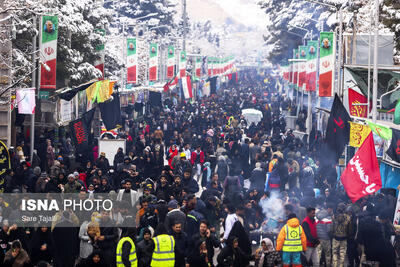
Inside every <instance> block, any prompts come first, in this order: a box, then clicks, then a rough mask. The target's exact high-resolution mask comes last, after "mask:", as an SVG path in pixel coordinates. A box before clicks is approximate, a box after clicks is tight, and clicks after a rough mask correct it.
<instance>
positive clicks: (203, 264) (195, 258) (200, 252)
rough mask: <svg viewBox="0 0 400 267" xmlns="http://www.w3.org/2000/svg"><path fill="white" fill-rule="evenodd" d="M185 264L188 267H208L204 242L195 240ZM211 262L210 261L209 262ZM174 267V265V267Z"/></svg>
mask: <svg viewBox="0 0 400 267" xmlns="http://www.w3.org/2000/svg"><path fill="white" fill-rule="evenodd" d="M187 262H188V263H189V264H190V267H209V266H211V265H209V263H210V261H209V256H208V250H207V248H206V242H205V241H202V240H197V241H196V244H195V245H194V247H193V250H192V252H191V253H190V255H189V257H188V260H187ZM211 262H212V261H211ZM175 266H176V265H175Z"/></svg>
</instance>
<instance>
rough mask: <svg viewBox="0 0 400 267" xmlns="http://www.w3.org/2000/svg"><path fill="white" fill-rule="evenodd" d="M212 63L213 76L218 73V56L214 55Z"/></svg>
mask: <svg viewBox="0 0 400 267" xmlns="http://www.w3.org/2000/svg"><path fill="white" fill-rule="evenodd" d="M211 64H212V69H213V76H214V75H217V68H218V66H217V58H215V57H213V58H212V63H211Z"/></svg>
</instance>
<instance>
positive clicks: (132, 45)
mask: <svg viewBox="0 0 400 267" xmlns="http://www.w3.org/2000/svg"><path fill="white" fill-rule="evenodd" d="M126 46H127V51H126V67H127V71H126V74H127V83H137V82H138V70H137V68H138V54H137V49H136V38H127V39H126Z"/></svg>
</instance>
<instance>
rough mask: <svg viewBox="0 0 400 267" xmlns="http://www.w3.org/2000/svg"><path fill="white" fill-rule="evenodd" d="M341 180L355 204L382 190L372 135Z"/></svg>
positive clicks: (348, 165) (350, 162) (366, 140)
mask: <svg viewBox="0 0 400 267" xmlns="http://www.w3.org/2000/svg"><path fill="white" fill-rule="evenodd" d="M340 180H341V181H342V184H343V186H344V189H345V190H346V193H347V195H348V196H349V198H350V199H351V201H353V203H354V202H356V201H357V200H359V199H360V198H362V197H364V196H366V195H370V194H373V193H375V192H376V191H378V190H379V189H381V188H382V180H381V174H380V170H379V163H378V159H377V157H376V152H375V145H374V139H373V137H372V133H370V134H369V135H368V137H367V138H366V139H365V140H364V143H363V144H362V145H361V147H360V149H358V150H357V152H356V153H355V155H354V157H353V158H352V159H351V160H350V161H349V163H348V164H347V167H346V169H345V170H344V172H343V173H342V176H341V177H340Z"/></svg>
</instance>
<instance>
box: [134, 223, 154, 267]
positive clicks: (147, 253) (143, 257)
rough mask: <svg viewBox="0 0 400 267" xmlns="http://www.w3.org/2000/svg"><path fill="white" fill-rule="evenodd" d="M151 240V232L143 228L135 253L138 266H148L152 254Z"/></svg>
mask: <svg viewBox="0 0 400 267" xmlns="http://www.w3.org/2000/svg"><path fill="white" fill-rule="evenodd" d="M152 246H153V241H152V240H151V232H150V230H149V229H148V228H145V229H144V230H143V240H141V241H140V242H139V243H138V244H137V248H136V253H137V258H138V267H148V266H150V263H151V258H152V256H153V250H152Z"/></svg>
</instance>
